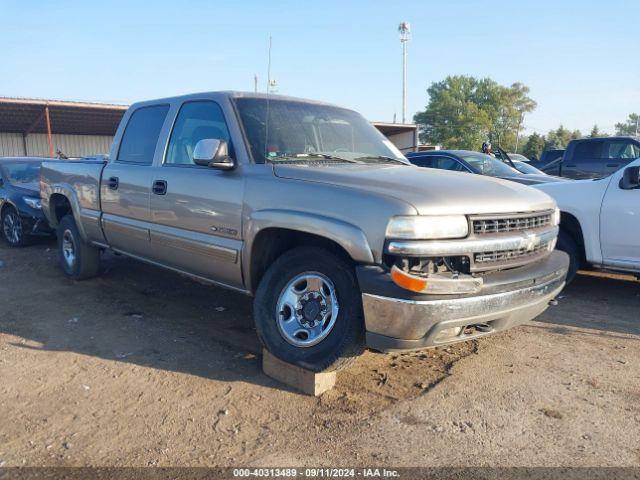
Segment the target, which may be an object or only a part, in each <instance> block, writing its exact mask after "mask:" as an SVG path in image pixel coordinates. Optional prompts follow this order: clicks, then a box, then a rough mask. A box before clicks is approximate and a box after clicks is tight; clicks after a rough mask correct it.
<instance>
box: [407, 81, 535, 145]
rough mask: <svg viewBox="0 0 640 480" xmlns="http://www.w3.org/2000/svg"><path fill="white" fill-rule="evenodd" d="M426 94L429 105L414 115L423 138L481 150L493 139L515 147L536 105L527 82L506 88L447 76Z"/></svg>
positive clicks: (429, 141) (488, 82) (492, 83)
mask: <svg viewBox="0 0 640 480" xmlns="http://www.w3.org/2000/svg"><path fill="white" fill-rule="evenodd" d="M427 93H428V94H429V103H428V105H427V106H426V108H425V110H424V111H422V112H418V113H417V114H416V115H415V116H414V121H415V122H416V123H417V124H419V125H420V140H421V141H423V142H428V143H433V144H439V145H443V146H444V147H446V148H462V149H468V150H478V149H480V146H481V145H482V142H484V141H486V140H487V139H490V140H491V141H492V142H494V143H498V144H500V145H501V146H502V147H503V148H505V149H506V150H513V148H514V147H515V140H516V134H517V131H518V128H519V127H520V125H521V122H522V118H523V115H524V114H525V113H527V112H530V111H532V110H533V109H534V108H535V107H536V103H535V102H534V101H533V100H532V99H531V98H529V97H528V93H529V89H528V88H527V87H526V86H525V85H523V84H521V83H514V84H513V85H511V86H510V87H505V86H503V85H499V84H498V83H497V82H495V81H494V80H491V79H490V78H483V79H477V78H474V77H471V76H465V75H455V76H448V77H447V78H445V79H444V80H442V81H440V82H435V83H433V84H431V86H430V87H429V88H428V89H427Z"/></svg>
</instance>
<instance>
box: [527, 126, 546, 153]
mask: <svg viewBox="0 0 640 480" xmlns="http://www.w3.org/2000/svg"><path fill="white" fill-rule="evenodd" d="M544 147H545V139H544V136H542V135H540V134H539V133H537V132H534V133H532V134H531V135H529V138H528V139H527V143H525V144H524V147H523V148H522V154H523V155H524V156H525V157H527V158H529V159H534V158H536V159H537V158H540V154H541V153H542V152H543V151H544Z"/></svg>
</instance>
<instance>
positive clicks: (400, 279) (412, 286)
mask: <svg viewBox="0 0 640 480" xmlns="http://www.w3.org/2000/svg"><path fill="white" fill-rule="evenodd" d="M391 280H393V282H394V283H395V284H396V285H398V286H399V287H402V288H404V289H406V290H411V291H412V292H418V293H419V292H423V291H424V290H425V289H426V288H427V281H426V280H424V279H422V278H418V277H415V276H413V275H407V274H406V273H404V272H403V271H402V270H400V269H399V268H398V267H396V266H395V265H394V266H393V267H392V268H391Z"/></svg>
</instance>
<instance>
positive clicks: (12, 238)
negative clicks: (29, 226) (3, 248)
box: [2, 207, 29, 247]
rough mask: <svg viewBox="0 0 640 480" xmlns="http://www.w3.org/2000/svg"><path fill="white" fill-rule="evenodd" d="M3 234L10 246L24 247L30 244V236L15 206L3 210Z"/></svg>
mask: <svg viewBox="0 0 640 480" xmlns="http://www.w3.org/2000/svg"><path fill="white" fill-rule="evenodd" d="M2 236H3V237H4V239H5V240H6V242H7V244H9V246H10V247H24V246H25V245H28V244H29V236H28V235H27V234H26V233H25V231H24V228H23V226H22V219H21V218H20V214H19V213H18V211H17V210H16V209H15V208H13V207H8V208H5V209H4V212H2Z"/></svg>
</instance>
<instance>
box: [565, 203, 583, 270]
mask: <svg viewBox="0 0 640 480" xmlns="http://www.w3.org/2000/svg"><path fill="white" fill-rule="evenodd" d="M560 230H562V231H563V232H565V233H566V234H567V235H569V236H570V237H571V238H572V239H573V241H574V242H576V245H577V246H578V251H579V252H580V262H581V263H584V262H585V260H586V252H585V248H584V235H583V234H582V227H581V226H580V222H579V221H578V219H577V218H576V217H574V216H573V215H571V214H570V213H566V212H562V213H561V214H560Z"/></svg>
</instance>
